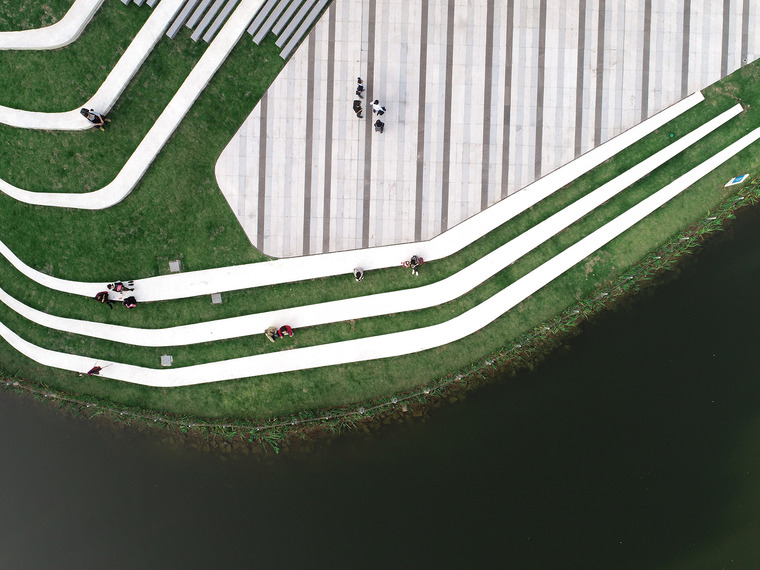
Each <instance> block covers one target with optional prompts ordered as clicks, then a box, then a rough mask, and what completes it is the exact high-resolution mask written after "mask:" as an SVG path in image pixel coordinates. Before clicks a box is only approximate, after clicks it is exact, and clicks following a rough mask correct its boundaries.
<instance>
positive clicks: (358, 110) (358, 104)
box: [354, 99, 364, 119]
mask: <svg viewBox="0 0 760 570" xmlns="http://www.w3.org/2000/svg"><path fill="white" fill-rule="evenodd" d="M362 112H363V111H362V102H361V101H360V100H359V99H354V113H356V116H357V117H358V118H360V119H361V118H362V117H363V116H364V115H362Z"/></svg>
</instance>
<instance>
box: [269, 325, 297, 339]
mask: <svg viewBox="0 0 760 570" xmlns="http://www.w3.org/2000/svg"><path fill="white" fill-rule="evenodd" d="M264 336H266V337H267V338H268V339H269V341H270V342H274V341H275V340H277V339H278V338H284V337H286V336H293V329H292V328H290V326H289V325H282V326H281V327H280V328H279V329H278V328H277V327H269V328H268V329H267V330H265V331H264Z"/></svg>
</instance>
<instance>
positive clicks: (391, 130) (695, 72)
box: [216, 0, 760, 257]
mask: <svg viewBox="0 0 760 570" xmlns="http://www.w3.org/2000/svg"><path fill="white" fill-rule="evenodd" d="M560 5H561V9H559V7H560ZM758 6H760V4H758V3H757V2H754V1H753V2H750V1H749V0H666V1H659V2H658V1H654V2H653V1H652V0H626V1H625V2H622V1H620V2H611V1H609V0H566V1H563V2H561V3H558V2H548V1H547V0H477V1H474V2H473V1H472V0H427V1H426V2H399V1H395V0H335V1H334V2H333V3H332V5H331V6H330V8H329V10H328V11H327V13H326V15H325V16H323V17H322V19H321V20H320V22H319V23H318V24H317V26H316V28H315V29H314V30H313V31H312V32H311V34H310V35H309V37H308V39H307V40H306V41H304V43H303V44H302V45H301V47H300V48H299V49H298V51H297V52H296V53H295V54H294V56H293V58H292V59H291V60H290V61H289V62H288V65H287V66H286V68H285V69H284V70H283V71H282V73H281V74H280V76H279V77H278V78H277V80H276V81H275V82H274V84H273V85H272V86H271V87H270V89H269V90H268V92H267V95H266V97H265V98H264V99H262V101H261V102H260V103H259V105H258V106H257V107H256V109H254V111H253V112H252V114H251V115H250V117H249V119H248V120H247V121H246V122H245V124H244V125H243V126H242V127H241V128H240V130H239V132H238V134H237V135H236V136H235V137H234V138H233V139H232V140H231V142H230V144H229V146H228V147H227V149H226V150H225V152H224V153H223V155H222V157H221V158H220V160H219V162H218V164H217V167H216V174H217V180H218V181H219V185H220V188H221V189H222V191H223V193H224V195H225V197H226V198H227V200H228V202H229V204H230V207H231V208H232V210H233V211H234V212H235V215H236V216H237V217H238V220H239V221H240V224H241V225H242V227H243V229H244V230H245V232H246V234H247V235H248V237H249V239H250V240H251V243H252V244H253V245H254V246H256V247H257V248H258V249H260V250H261V251H263V252H264V253H266V254H268V255H272V256H274V257H287V256H298V255H302V254H315V253H324V252H331V251H341V250H347V249H357V248H365V247H375V246H380V245H388V244H398V243H409V242H415V241H423V240H427V239H430V238H432V237H434V236H436V235H438V234H439V233H441V232H442V231H444V230H446V229H448V228H451V227H453V226H455V225H456V224H458V223H459V222H461V221H462V220H465V219H467V218H469V217H470V216H473V215H474V214H476V213H478V212H480V211H481V210H483V209H485V208H487V207H488V206H490V205H493V204H494V203H496V202H498V201H499V200H501V199H502V198H504V197H505V196H507V195H512V194H513V193H514V192H516V191H518V190H520V189H521V188H524V187H526V186H527V185H528V184H530V183H532V182H533V181H535V180H536V179H538V178H539V177H541V176H544V175H546V173H548V172H552V171H553V170H555V169H556V168H558V167H559V166H561V165H562V164H566V163H568V162H569V161H571V160H573V159H574V158H576V157H578V156H580V155H581V154H583V153H585V152H587V151H588V150H590V149H592V148H594V147H595V146H598V145H599V144H601V143H602V142H604V141H606V140H608V139H610V138H611V137H613V136H615V135H617V134H618V133H620V132H623V131H625V130H626V129H628V128H630V127H631V126H633V125H635V124H636V123H638V122H640V121H641V120H643V119H645V118H646V117H648V116H650V115H652V114H653V113H655V112H657V111H659V110H661V109H663V108H665V107H667V106H669V105H671V104H673V103H675V102H676V101H678V100H680V99H682V98H683V97H685V96H686V95H687V94H688V93H691V92H694V91H697V90H699V89H701V88H703V87H704V86H706V85H709V84H711V83H713V82H715V81H717V80H718V79H720V78H721V77H723V76H725V75H726V74H728V73H730V72H731V71H733V70H735V69H738V68H739V67H740V66H741V65H743V64H745V63H746V62H747V61H753V60H754V59H756V58H757V57H758V56H760V36H758V34H756V33H754V30H756V29H757V28H758V24H760V8H758ZM750 31H753V32H752V33H750ZM357 76H361V77H362V78H363V79H364V81H365V85H366V88H367V91H366V95H367V97H366V100H365V101H364V107H365V109H366V108H368V107H369V102H370V101H371V100H372V99H374V98H379V99H380V100H381V102H382V103H383V104H384V105H386V106H387V108H388V112H387V114H386V115H384V116H383V120H384V122H385V123H386V127H385V132H384V133H383V134H382V135H381V134H379V133H374V132H373V128H372V123H373V121H374V120H375V119H376V117H375V116H374V115H373V114H372V113H371V112H369V111H367V112H366V113H365V115H366V116H365V118H364V119H363V120H359V119H357V118H356V117H355V116H354V114H353V112H352V110H351V108H352V102H353V100H354V99H355V98H356V97H355V95H354V90H355V88H356V77H357Z"/></svg>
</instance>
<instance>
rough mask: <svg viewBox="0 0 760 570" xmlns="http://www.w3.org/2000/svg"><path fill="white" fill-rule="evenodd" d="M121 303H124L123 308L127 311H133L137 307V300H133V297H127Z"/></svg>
mask: <svg viewBox="0 0 760 570" xmlns="http://www.w3.org/2000/svg"><path fill="white" fill-rule="evenodd" d="M122 303H124V306H125V307H126V308H127V309H134V308H135V307H137V299H135V298H134V297H127V298H126V299H124V300H123V301H122Z"/></svg>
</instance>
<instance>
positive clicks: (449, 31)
mask: <svg viewBox="0 0 760 570" xmlns="http://www.w3.org/2000/svg"><path fill="white" fill-rule="evenodd" d="M454 8H455V4H454V0H449V5H448V11H447V15H446V83H445V85H444V96H443V176H442V177H441V231H442V232H445V231H446V230H447V229H448V228H449V176H450V169H451V91H452V74H453V70H454Z"/></svg>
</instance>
